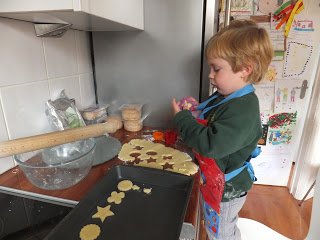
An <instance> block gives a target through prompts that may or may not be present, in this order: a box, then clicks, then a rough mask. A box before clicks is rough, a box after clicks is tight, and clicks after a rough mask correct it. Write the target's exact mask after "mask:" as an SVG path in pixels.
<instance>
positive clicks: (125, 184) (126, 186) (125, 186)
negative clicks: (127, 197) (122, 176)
mask: <svg viewBox="0 0 320 240" xmlns="http://www.w3.org/2000/svg"><path fill="white" fill-rule="evenodd" d="M132 186H133V183H132V182H131V181H130V180H123V181H121V182H119V183H118V189H119V190H120V191H122V192H126V191H129V190H130V189H131V188H132Z"/></svg>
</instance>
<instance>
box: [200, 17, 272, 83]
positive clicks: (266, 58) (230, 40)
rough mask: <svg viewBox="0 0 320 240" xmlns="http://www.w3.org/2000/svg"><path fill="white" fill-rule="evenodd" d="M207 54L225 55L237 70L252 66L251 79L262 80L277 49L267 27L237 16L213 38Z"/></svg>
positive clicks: (253, 81) (209, 43)
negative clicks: (264, 27)
mask: <svg viewBox="0 0 320 240" xmlns="http://www.w3.org/2000/svg"><path fill="white" fill-rule="evenodd" d="M206 56H207V58H222V59H224V60H225V61H227V62H228V63H229V64H230V65H231V68H232V70H233V72H235V73H236V72H239V71H240V70H242V69H243V68H245V67H251V68H252V73H251V74H250V75H249V76H248V78H247V82H250V83H258V82H260V81H261V80H262V78H263V76H264V75H265V73H266V72H267V70H268V66H269V64H270V62H271V60H272V57H273V49H272V45H271V42H270V39H269V36H268V33H267V31H266V30H265V29H263V28H259V27H258V25H257V24H256V23H255V22H253V21H250V20H234V21H231V23H230V25H229V26H227V27H225V28H223V29H222V30H221V31H219V32H218V33H217V34H215V35H214V36H213V37H212V38H211V39H210V40H209V42H208V44H207V47H206Z"/></svg>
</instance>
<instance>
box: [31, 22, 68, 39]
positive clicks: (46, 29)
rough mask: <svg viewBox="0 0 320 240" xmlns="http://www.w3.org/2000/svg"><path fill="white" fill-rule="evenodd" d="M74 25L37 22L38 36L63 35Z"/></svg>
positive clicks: (35, 26)
mask: <svg viewBox="0 0 320 240" xmlns="http://www.w3.org/2000/svg"><path fill="white" fill-rule="evenodd" d="M71 26H72V24H69V23H66V24H64V23H35V24H34V28H35V30H36V35H37V37H56V38H59V37H62V36H63V34H65V32H66V31H67V30H68V29H69V28H70V27H71Z"/></svg>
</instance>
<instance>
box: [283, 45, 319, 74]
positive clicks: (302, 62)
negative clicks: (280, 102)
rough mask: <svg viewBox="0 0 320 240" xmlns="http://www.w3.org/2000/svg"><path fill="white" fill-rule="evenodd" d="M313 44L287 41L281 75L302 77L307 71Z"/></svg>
mask: <svg viewBox="0 0 320 240" xmlns="http://www.w3.org/2000/svg"><path fill="white" fill-rule="evenodd" d="M313 52H314V49H313V45H311V44H307V43H301V42H297V41H290V42H288V47H287V51H286V54H285V59H284V67H283V77H284V78H292V77H303V76H304V75H305V74H306V73H308V71H307V70H308V67H309V65H310V64H311V57H312V55H313Z"/></svg>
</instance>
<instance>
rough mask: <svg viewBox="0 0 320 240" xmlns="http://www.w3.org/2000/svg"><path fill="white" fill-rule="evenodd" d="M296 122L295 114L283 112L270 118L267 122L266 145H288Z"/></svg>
mask: <svg viewBox="0 0 320 240" xmlns="http://www.w3.org/2000/svg"><path fill="white" fill-rule="evenodd" d="M296 122H297V112H295V113H287V112H284V113H278V114H274V115H272V116H270V118H269V121H268V126H269V131H268V143H269V144H272V145H279V144H289V143H290V142H291V139H292V136H293V134H292V133H293V130H294V126H295V125H296Z"/></svg>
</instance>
